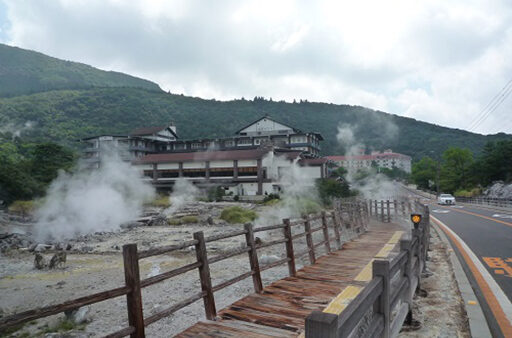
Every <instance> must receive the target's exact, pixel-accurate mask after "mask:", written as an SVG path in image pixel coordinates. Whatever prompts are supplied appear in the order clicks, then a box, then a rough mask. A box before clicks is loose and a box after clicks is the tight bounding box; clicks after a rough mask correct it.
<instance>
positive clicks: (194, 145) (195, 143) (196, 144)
mask: <svg viewBox="0 0 512 338" xmlns="http://www.w3.org/2000/svg"><path fill="white" fill-rule="evenodd" d="M202 147H203V145H202V144H201V143H199V142H194V143H192V144H191V145H190V148H191V149H200V148H202Z"/></svg>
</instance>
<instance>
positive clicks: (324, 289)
mask: <svg viewBox="0 0 512 338" xmlns="http://www.w3.org/2000/svg"><path fill="white" fill-rule="evenodd" d="M402 234H403V229H402V228H401V227H400V226H398V225H396V224H393V223H380V222H375V221H372V222H371V223H370V226H369V230H368V231H367V232H366V233H365V234H363V235H361V236H360V237H359V238H357V239H354V240H352V241H350V242H347V243H345V244H343V248H342V249H341V250H338V251H334V252H331V253H329V254H328V255H325V256H322V257H320V258H318V259H317V260H316V262H315V264H313V265H309V266H305V267H304V268H302V269H300V270H298V271H297V273H296V275H295V276H294V277H286V278H283V279H281V280H279V281H276V282H274V283H272V284H270V285H268V286H267V287H265V288H264V289H263V292H261V293H259V294H257V293H253V294H250V295H248V296H246V297H244V298H242V299H240V300H238V301H236V302H235V303H233V304H231V305H229V306H228V307H226V308H224V309H222V310H221V311H219V312H218V319H217V320H215V321H200V322H198V323H196V324H195V325H193V326H191V327H190V328H188V329H187V330H185V331H183V332H181V333H179V334H178V335H177V336H176V337H187V338H191V337H246V338H247V337H297V336H300V335H303V331H304V323H305V319H306V317H307V316H308V315H309V314H310V313H311V311H313V310H319V311H324V312H329V313H335V314H339V313H340V312H341V311H343V309H344V308H345V307H346V305H347V304H348V303H349V302H350V301H351V300H352V299H353V298H354V297H355V296H357V295H358V294H359V292H360V291H361V290H362V288H363V287H364V286H365V285H366V284H367V283H368V282H369V281H370V280H371V278H372V270H371V267H372V262H373V259H374V258H385V257H387V256H388V255H390V254H391V253H392V252H394V251H397V250H399V244H398V243H399V241H400V238H401V236H402Z"/></svg>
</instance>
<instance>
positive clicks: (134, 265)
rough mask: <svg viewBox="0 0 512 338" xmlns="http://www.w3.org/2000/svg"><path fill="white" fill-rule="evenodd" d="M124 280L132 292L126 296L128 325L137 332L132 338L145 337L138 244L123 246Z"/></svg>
mask: <svg viewBox="0 0 512 338" xmlns="http://www.w3.org/2000/svg"><path fill="white" fill-rule="evenodd" d="M123 263H124V280H125V283H126V286H127V287H129V288H130V290H131V291H130V292H129V293H128V294H127V295H126V305H127V309H128V323H129V324H130V326H132V327H133V328H134V329H135V331H134V332H133V333H132V334H131V335H130V337H132V338H142V337H145V333H144V314H143V313H142V294H141V287H140V273H139V257H138V254H137V244H126V245H123Z"/></svg>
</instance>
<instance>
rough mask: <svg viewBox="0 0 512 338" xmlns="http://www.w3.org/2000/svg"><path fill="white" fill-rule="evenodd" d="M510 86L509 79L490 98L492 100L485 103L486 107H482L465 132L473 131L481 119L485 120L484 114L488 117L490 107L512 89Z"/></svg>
mask: <svg viewBox="0 0 512 338" xmlns="http://www.w3.org/2000/svg"><path fill="white" fill-rule="evenodd" d="M511 85H512V79H510V80H509V81H508V82H507V84H505V86H504V87H503V88H501V90H500V91H499V92H498V93H497V94H496V95H495V96H494V97H493V98H492V100H491V101H489V102H488V103H487V105H486V106H485V107H484V109H483V110H482V111H481V112H480V113H479V114H478V115H477V116H475V118H474V119H473V121H472V122H471V123H470V124H469V126H468V128H467V130H471V129H474V128H475V126H477V125H478V124H479V123H480V122H481V121H482V119H485V118H486V117H485V116H486V114H487V115H488V112H489V110H490V109H491V107H492V106H493V105H495V104H496V102H498V100H499V98H500V97H502V96H503V94H504V93H505V92H507V91H508V90H509V89H510V88H512V86H511ZM509 86H510V87H509Z"/></svg>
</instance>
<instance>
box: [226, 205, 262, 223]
mask: <svg viewBox="0 0 512 338" xmlns="http://www.w3.org/2000/svg"><path fill="white" fill-rule="evenodd" d="M257 217H258V214H257V213H256V212H254V211H252V210H247V209H244V208H242V207H236V206H235V207H228V208H225V209H224V210H222V213H221V214H220V219H222V220H224V221H226V222H228V223H230V224H235V223H247V222H252V221H254V220H255V219H256V218H257Z"/></svg>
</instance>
